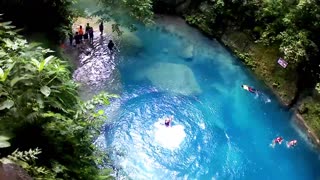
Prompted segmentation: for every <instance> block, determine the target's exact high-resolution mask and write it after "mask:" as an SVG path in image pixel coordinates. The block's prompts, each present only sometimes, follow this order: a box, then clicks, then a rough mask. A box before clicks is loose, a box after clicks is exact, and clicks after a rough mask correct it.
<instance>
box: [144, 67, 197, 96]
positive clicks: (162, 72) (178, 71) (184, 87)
mask: <svg viewBox="0 0 320 180" xmlns="http://www.w3.org/2000/svg"><path fill="white" fill-rule="evenodd" d="M143 76H144V77H146V78H147V79H148V80H150V81H151V82H152V84H153V85H154V86H156V87H157V88H159V89H161V90H165V91H171V92H173V93H178V94H183V95H195V94H200V93H201V88H200V86H199V85H198V83H197V80H196V78H195V76H194V74H193V72H192V70H191V69H190V68H189V67H188V66H186V65H184V64H173V63H156V64H155V65H153V66H151V67H150V68H149V69H147V70H146V71H145V72H143Z"/></svg>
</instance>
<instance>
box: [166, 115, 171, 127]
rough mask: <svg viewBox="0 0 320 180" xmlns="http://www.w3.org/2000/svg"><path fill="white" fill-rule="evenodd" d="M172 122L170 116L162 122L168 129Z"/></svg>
mask: <svg viewBox="0 0 320 180" xmlns="http://www.w3.org/2000/svg"><path fill="white" fill-rule="evenodd" d="M172 120H173V117H172V116H171V117H169V118H166V119H165V120H164V125H165V126H166V127H169V126H170V125H171V122H172Z"/></svg>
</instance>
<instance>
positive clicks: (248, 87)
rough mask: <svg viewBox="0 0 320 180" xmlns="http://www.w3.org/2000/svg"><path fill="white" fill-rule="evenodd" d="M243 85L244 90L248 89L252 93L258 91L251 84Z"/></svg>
mask: <svg viewBox="0 0 320 180" xmlns="http://www.w3.org/2000/svg"><path fill="white" fill-rule="evenodd" d="M241 87H242V88H243V89H244V90H247V91H249V92H251V93H256V92H257V90H256V89H254V88H252V87H250V86H247V85H241Z"/></svg>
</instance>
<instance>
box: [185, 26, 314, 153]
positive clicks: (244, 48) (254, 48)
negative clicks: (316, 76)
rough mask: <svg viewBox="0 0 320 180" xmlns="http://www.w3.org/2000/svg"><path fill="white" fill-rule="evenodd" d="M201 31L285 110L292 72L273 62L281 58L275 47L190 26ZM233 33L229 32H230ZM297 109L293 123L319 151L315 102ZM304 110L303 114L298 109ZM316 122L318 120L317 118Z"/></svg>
mask: <svg viewBox="0 0 320 180" xmlns="http://www.w3.org/2000/svg"><path fill="white" fill-rule="evenodd" d="M190 25H192V26H194V27H195V28H197V29H199V30H200V31H202V32H203V33H204V34H205V35H207V36H208V37H213V38H216V39H217V40H218V41H219V42H220V43H222V44H223V45H224V46H225V47H226V48H227V49H229V50H230V51H231V52H233V53H234V54H235V56H236V57H237V58H238V59H239V60H241V61H242V62H243V63H244V64H245V65H246V66H247V67H248V68H249V69H250V70H251V71H252V72H253V73H254V74H255V76H256V77H257V78H258V79H260V80H261V81H263V82H264V83H265V84H266V86H268V87H269V88H270V89H271V90H272V92H273V93H274V94H275V96H276V97H277V99H278V101H279V102H281V104H283V105H284V106H286V107H288V105H289V104H290V102H291V101H292V100H293V99H294V96H295V93H296V91H297V86H296V84H297V76H296V69H295V68H293V67H290V64H289V65H288V67H287V68H282V67H281V66H280V65H279V64H278V63H277V60H278V59H279V57H281V54H280V52H279V49H278V47H273V46H264V45H263V44H262V43H257V42H255V41H254V39H253V38H252V37H251V36H250V35H249V34H247V33H246V32H243V31H240V30H236V29H235V28H232V27H230V28H226V29H230V30H228V31H226V32H223V33H217V34H213V33H210V32H212V31H209V32H208V27H206V26H204V25H203V24H202V25H201V26H198V25H197V24H190ZM203 27H205V28H203ZM232 29H233V30H232ZM298 104H299V106H297V107H295V109H294V112H295V113H294V117H293V119H294V120H295V121H294V122H295V123H296V125H297V126H298V127H299V129H301V130H302V131H303V132H304V133H305V134H306V135H307V137H308V139H309V140H310V141H311V142H312V144H313V145H314V147H315V148H316V149H318V150H320V140H319V139H320V138H319V137H320V121H319V122H318V121H317V118H316V117H320V110H319V111H318V110H315V107H316V105H317V104H320V103H318V102H317V101H312V103H311V102H310V101H304V100H303V99H302V100H300V102H299V103H298ZM301 106H303V107H301ZM301 108H304V111H303V112H302V111H300V110H299V109H301ZM318 119H319V118H318Z"/></svg>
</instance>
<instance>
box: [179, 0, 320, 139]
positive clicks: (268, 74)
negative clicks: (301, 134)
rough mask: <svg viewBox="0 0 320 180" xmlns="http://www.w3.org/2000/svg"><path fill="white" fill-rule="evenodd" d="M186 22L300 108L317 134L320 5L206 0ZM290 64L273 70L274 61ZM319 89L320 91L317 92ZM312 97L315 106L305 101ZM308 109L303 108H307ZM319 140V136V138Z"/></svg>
mask: <svg viewBox="0 0 320 180" xmlns="http://www.w3.org/2000/svg"><path fill="white" fill-rule="evenodd" d="M198 4H199V5H198V6H196V7H194V8H189V10H188V11H187V12H186V13H185V15H184V17H185V19H186V21H187V22H189V23H190V24H192V25H194V26H196V27H198V28H200V29H201V30H202V31H203V32H205V33H206V34H209V35H211V36H214V37H217V38H219V39H221V40H222V41H223V42H224V43H225V44H226V45H228V46H229V47H230V48H231V49H232V50H233V51H234V52H235V53H236V54H237V55H238V57H239V58H240V59H242V60H243V61H244V63H245V64H247V65H248V66H249V67H250V68H251V69H252V70H253V71H254V72H255V73H256V74H257V76H258V77H259V78H261V79H262V80H264V81H265V82H266V84H267V85H269V86H270V87H271V88H272V89H274V91H275V92H276V93H277V94H278V95H279V97H280V98H281V99H282V100H283V102H285V103H286V104H287V105H288V106H289V107H295V106H296V105H297V103H298V105H299V104H301V103H302V104H304V109H305V110H304V111H303V112H301V113H303V116H304V118H306V120H307V122H311V123H308V124H309V125H310V126H311V127H312V128H313V129H320V126H319V125H318V124H319V122H318V118H315V117H317V115H318V114H319V113H318V112H319V111H318V107H319V104H320V102H319V101H318V100H317V98H316V96H317V92H318V93H319V92H320V91H319V89H320V88H319V85H318V86H317V84H318V83H319V82H320V66H319V65H320V61H319V55H320V54H319V47H320V41H319V40H320V33H319V30H320V23H319V22H320V4H319V2H318V1H315V0H252V1H230V0H215V1H210V0H204V1H202V2H201V3H198ZM280 57H282V58H284V59H285V60H286V61H287V62H288V66H287V68H282V67H281V66H279V65H277V59H278V58H280ZM317 87H318V88H317ZM307 96H312V97H313V99H314V101H312V103H311V101H303V100H304V99H305V98H306V97H307ZM305 103H307V105H306V104H305ZM317 134H318V136H319V137H320V133H317Z"/></svg>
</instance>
